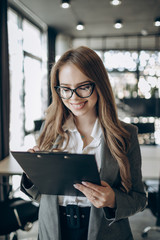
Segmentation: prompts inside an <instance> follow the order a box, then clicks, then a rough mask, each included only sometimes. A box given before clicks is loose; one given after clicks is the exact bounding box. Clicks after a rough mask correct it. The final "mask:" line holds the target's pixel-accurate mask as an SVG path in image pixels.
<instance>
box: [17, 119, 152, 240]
mask: <svg viewBox="0 0 160 240" xmlns="http://www.w3.org/2000/svg"><path fill="white" fill-rule="evenodd" d="M123 125H124V127H125V128H126V129H127V130H128V131H129V132H130V133H131V145H130V149H129V152H128V159H129V162H130V169H131V178H132V189H131V191H130V192H129V193H128V194H127V193H124V192H123V191H121V190H120V183H121V179H120V174H119V166H118V164H117V161H115V160H114V159H113V157H112V155H111V153H110V150H109V148H108V146H107V145H106V143H105V142H104V139H102V142H101V144H102V145H101V157H102V163H101V171H100V178H101V180H104V181H106V182H107V183H109V184H110V186H111V187H112V188H113V190H114V191H115V196H116V209H114V210H113V209H110V208H108V207H105V208H99V209H98V208H96V207H94V206H93V205H92V206H91V212H90V220H89V229H88V240H117V239H118V240H133V236H132V233H131V229H130V225H129V221H128V217H129V216H131V215H133V214H135V213H137V212H139V211H142V210H143V209H144V208H145V206H146V202H147V198H146V194H145V192H144V186H143V183H142V175H141V154H140V148H139V143H138V138H137V128H136V127H135V126H133V125H131V124H126V123H123ZM53 187H54V186H53ZM21 190H22V191H23V192H25V193H26V194H28V195H29V196H30V197H32V199H34V200H36V201H39V202H40V209H39V232H38V234H39V239H40V240H61V234H60V233H61V231H60V224H59V212H58V211H59V208H58V198H57V196H54V195H40V193H39V192H38V189H37V188H36V187H35V186H32V187H31V188H29V189H26V188H25V184H24V181H23V177H22V182H21Z"/></svg>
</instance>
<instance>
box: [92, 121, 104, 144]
mask: <svg viewBox="0 0 160 240" xmlns="http://www.w3.org/2000/svg"><path fill="white" fill-rule="evenodd" d="M101 135H102V129H101V125H100V122H99V120H98V118H97V119H96V121H95V124H94V126H93V129H92V133H91V137H93V138H94V139H99V138H100V137H101Z"/></svg>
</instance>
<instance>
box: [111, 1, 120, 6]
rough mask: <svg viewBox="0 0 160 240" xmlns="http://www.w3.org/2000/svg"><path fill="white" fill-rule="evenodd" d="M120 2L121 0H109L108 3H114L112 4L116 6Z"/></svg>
mask: <svg viewBox="0 0 160 240" xmlns="http://www.w3.org/2000/svg"><path fill="white" fill-rule="evenodd" d="M121 3H122V1H121V0H112V1H110V4H111V5H114V6H118V5H120V4H121Z"/></svg>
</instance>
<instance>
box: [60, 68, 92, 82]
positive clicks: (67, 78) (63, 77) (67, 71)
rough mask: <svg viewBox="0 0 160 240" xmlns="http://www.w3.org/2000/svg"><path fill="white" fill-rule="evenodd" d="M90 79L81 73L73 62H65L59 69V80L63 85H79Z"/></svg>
mask: <svg viewBox="0 0 160 240" xmlns="http://www.w3.org/2000/svg"><path fill="white" fill-rule="evenodd" d="M86 81H90V79H89V78H88V77H87V76H86V75H85V74H84V73H82V72H81V71H80V70H79V68H77V67H76V66H75V65H74V64H71V63H69V64H65V65H63V66H62V67H61V69H60V71H59V82H60V84H61V85H62V84H64V85H74V86H76V85H79V84H82V83H84V82H86Z"/></svg>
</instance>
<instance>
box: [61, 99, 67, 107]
mask: <svg viewBox="0 0 160 240" xmlns="http://www.w3.org/2000/svg"><path fill="white" fill-rule="evenodd" d="M62 103H63V104H64V106H66V107H67V108H68V101H67V100H64V99H62Z"/></svg>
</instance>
